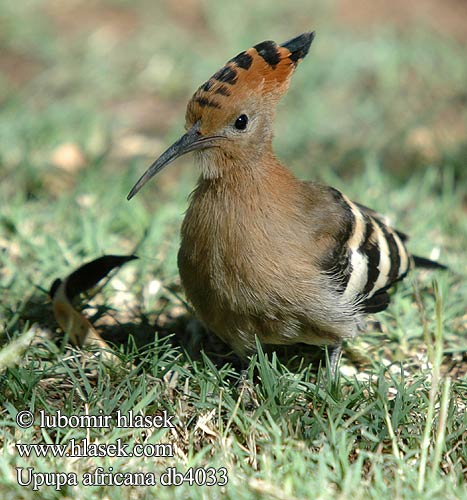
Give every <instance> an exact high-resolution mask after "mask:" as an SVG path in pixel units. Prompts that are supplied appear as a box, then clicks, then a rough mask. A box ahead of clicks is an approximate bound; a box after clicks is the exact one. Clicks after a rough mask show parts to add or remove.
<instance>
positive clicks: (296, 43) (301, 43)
mask: <svg viewBox="0 0 467 500" xmlns="http://www.w3.org/2000/svg"><path fill="white" fill-rule="evenodd" d="M313 38H314V34H313V33H304V34H303V35H300V36H298V37H296V38H294V39H292V40H290V41H288V42H285V43H284V44H282V45H278V44H276V43H274V42H262V43H261V44H258V45H256V46H255V47H253V48H250V49H248V50H247V51H245V52H242V53H240V54H238V55H237V56H236V57H235V58H233V59H231V60H230V61H229V62H228V63H227V64H226V65H225V66H224V67H223V68H222V69H221V70H219V71H218V72H217V73H216V74H215V75H213V76H212V77H211V78H210V79H209V80H208V81H207V82H206V83H205V84H203V85H202V86H201V87H200V88H199V89H198V90H197V91H196V92H195V94H194V95H193V97H192V99H191V100H190V102H189V104H188V107H187V113H186V129H187V132H186V134H185V135H184V136H182V137H181V138H180V139H179V140H178V141H177V142H176V143H174V144H173V145H172V146H171V147H170V148H169V149H168V150H167V151H166V152H165V153H163V154H162V155H161V157H160V158H159V159H158V160H156V161H155V162H154V163H153V165H151V167H150V168H149V169H148V170H147V172H146V173H145V174H144V175H143V176H142V177H141V179H140V180H139V181H138V183H137V184H136V185H135V187H134V188H133V189H132V191H131V192H130V195H129V198H131V197H132V196H133V195H134V194H135V193H136V192H137V191H138V190H139V189H140V188H141V187H142V185H143V184H144V183H145V182H146V181H147V180H148V179H149V178H151V177H152V176H153V175H155V174H156V173H157V172H159V171H160V170H161V169H162V168H164V167H165V166H166V165H167V164H168V163H170V162H171V161H173V160H174V159H176V158H177V157H179V156H180V155H182V154H185V153H187V152H190V151H194V152H195V159H196V161H197V163H198V165H199V166H200V169H201V176H200V178H199V181H198V184H197V186H196V188H195V190H194V191H193V193H192V195H191V200H190V206H189V208H188V210H187V213H186V216H185V219H184V221H183V225H182V230H181V236H182V238H181V247H180V251H179V255H178V265H179V270H180V276H181V279H182V284H183V287H184V289H185V292H186V295H187V298H188V300H189V301H190V302H191V303H192V304H193V306H194V308H195V311H196V313H197V315H198V316H199V317H200V319H201V320H202V321H203V322H204V323H205V324H206V325H207V326H208V327H209V328H210V329H211V330H212V331H213V332H215V333H216V334H217V335H219V336H220V337H221V338H222V339H224V340H225V341H226V342H227V343H229V344H230V345H231V346H232V347H233V348H234V349H235V350H236V351H237V352H238V353H239V354H242V355H245V354H248V353H249V352H252V350H253V349H254V347H255V335H257V336H258V337H259V339H260V341H262V342H264V343H272V344H288V343H296V342H304V343H308V344H315V345H320V344H329V345H333V346H337V347H338V346H340V344H341V342H342V340H343V339H344V338H348V337H352V336H353V335H355V334H356V332H357V330H358V328H359V325H360V324H361V319H362V317H363V316H364V315H365V314H366V313H368V312H378V311H381V310H383V309H385V308H386V307H387V305H388V303H389V296H388V295H387V289H388V288H389V287H390V286H391V285H392V284H393V283H395V282H396V281H399V280H400V279H402V278H403V277H404V276H405V275H406V274H407V272H408V271H409V268H410V265H411V258H410V256H409V254H408V252H407V250H406V248H405V244H404V240H405V236H404V235H403V234H402V233H399V232H397V231H395V230H394V229H392V228H390V227H389V226H387V225H386V224H385V222H384V221H383V218H382V217H380V216H379V215H378V214H376V213H375V212H373V211H372V210H370V209H367V208H366V207H363V206H361V205H358V204H356V203H353V202H352V201H350V200H349V199H348V198H346V197H345V195H343V194H342V193H340V192H339V191H337V190H335V189H333V188H330V187H328V186H324V185H321V184H318V183H313V182H303V181H300V180H298V179H297V178H296V177H295V176H294V175H293V174H292V173H291V172H290V171H289V170H287V169H286V168H285V167H284V166H283V165H282V164H281V163H280V161H279V160H278V159H277V158H276V156H275V155H274V152H273V149H272V122H273V119H274V113H275V108H276V104H277V102H278V100H279V99H280V97H281V96H282V95H283V94H284V92H285V91H286V90H287V88H288V84H289V80H290V77H291V75H292V73H293V72H294V70H295V68H296V66H297V64H298V62H299V61H300V60H301V59H303V57H305V56H306V54H307V53H308V50H309V47H310V44H311V42H312V40H313ZM425 263H426V261H425ZM334 352H335V353H336V354H337V353H338V352H339V349H338V348H337V349H335V351H334ZM337 358H338V356H337V355H336V356H334V357H333V359H332V361H333V366H334V368H335V366H336V363H337Z"/></svg>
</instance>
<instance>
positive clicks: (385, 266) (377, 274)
mask: <svg viewBox="0 0 467 500" xmlns="http://www.w3.org/2000/svg"><path fill="white" fill-rule="evenodd" d="M330 189H332V188H330ZM332 191H333V196H334V199H336V201H338V203H339V205H340V206H341V209H342V211H343V220H344V224H345V225H346V226H347V227H346V228H345V230H344V231H343V234H345V239H344V240H342V239H341V240H340V242H339V243H340V245H341V246H342V249H341V252H339V253H340V258H339V259H337V260H336V262H335V263H334V269H333V271H334V272H335V273H336V274H337V276H338V281H339V285H340V288H341V290H342V294H343V297H344V298H346V299H347V300H349V301H351V302H356V303H358V304H360V307H361V309H362V310H363V311H364V312H368V313H370V312H371V313H372V312H379V311H382V310H384V309H386V307H387V306H388V304H389V295H388V294H387V290H388V288H390V287H391V286H392V285H393V284H394V283H396V282H397V281H399V280H401V279H403V278H404V277H405V276H406V274H407V272H408V271H409V269H410V262H411V259H410V256H409V253H408V252H407V249H406V248H405V245H404V240H405V239H406V238H407V237H406V235H404V234H403V233H400V232H398V231H396V230H395V229H393V228H391V227H390V226H389V225H388V224H387V221H386V219H385V218H384V217H383V216H382V215H380V214H378V213H377V212H375V211H373V210H371V209H369V208H367V207H365V206H363V205H359V204H358V203H355V202H352V201H351V200H349V199H348V198H347V197H346V196H345V195H344V194H342V193H340V192H339V191H337V190H334V189H332Z"/></svg>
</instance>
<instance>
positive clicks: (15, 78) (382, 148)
mask: <svg viewBox="0 0 467 500" xmlns="http://www.w3.org/2000/svg"><path fill="white" fill-rule="evenodd" d="M453 1H454V0H453ZM177 4H178V2H177ZM180 5H181V7H179V8H178V9H177V8H176V7H171V3H167V4H165V3H164V4H158V3H154V2H148V1H144V0H139V1H137V2H131V3H130V2H124V1H118V2H117V1H114V2H110V1H107V2H106V1H104V0H100V1H97V0H96V1H95V2H83V1H76V2H67V3H65V2H53V1H50V2H46V3H44V2H40V1H39V0H28V1H26V2H21V4H20V3H18V2H16V3H14V2H13V3H11V2H6V1H4V2H1V3H0V15H1V16H2V22H1V25H2V30H1V35H0V44H1V45H2V46H3V48H2V50H1V51H0V102H1V107H0V181H1V182H0V335H1V343H2V344H3V350H2V351H0V370H1V373H0V422H1V423H0V442H1V445H2V453H1V456H0V496H1V497H2V498H5V499H10V498H11V499H13V498H15V499H17V498H26V499H29V498H36V497H37V496H40V497H41V498H45V499H49V498H50V499H55V498H72V497H74V498H107V497H111V498H112V499H115V500H116V499H119V498H125V499H126V498H161V499H164V498H195V499H196V498H200V499H201V498H220V497H227V498H238V499H255V498H280V499H282V498H297V499H308V498H320V499H321V498H322V499H326V498H378V499H381V498H401V499H402V498H404V499H411V498H433V499H434V498H464V497H466V495H467V489H466V486H465V483H466V480H467V430H466V429H467V416H466V415H467V412H466V405H467V378H466V377H467V376H466V372H467V361H466V354H465V353H466V352H467V340H466V338H467V336H466V333H467V316H466V303H467V284H466V279H465V277H466V274H467V265H466V253H465V252H466V251H465V249H466V248H467V222H466V221H467V209H466V206H467V199H466V186H467V174H466V172H467V170H466V168H465V167H466V161H467V131H466V127H467V109H466V105H465V103H466V89H465V81H467V63H466V58H465V51H466V45H465V40H462V39H456V38H455V37H454V36H451V30H450V28H449V26H446V21H445V20H444V19H445V18H444V17H442V16H440V17H439V23H435V24H436V25H437V31H435V30H434V28H432V27H430V26H432V25H430V22H428V21H427V22H426V23H425V24H423V22H422V21H420V22H415V21H414V18H409V19H408V20H404V19H400V20H399V21H397V20H393V22H392V24H391V23H390V22H389V21H388V22H384V23H380V24H378V23H376V22H375V23H374V24H371V23H370V24H367V25H365V26H364V27H363V28H362V26H358V25H353V24H350V23H348V22H346V21H345V19H344V20H343V18H342V17H339V15H338V14H337V13H338V12H339V6H338V4H337V3H334V2H324V1H323V2H314V5H313V12H310V7H309V5H308V3H306V2H304V1H297V2H293V3H292V4H289V3H287V2H283V3H282V4H281V5H280V6H279V5H278V6H275V7H274V8H272V6H271V3H270V2H265V1H260V2H255V3H254V6H252V5H251V3H246V2H243V1H241V2H235V3H232V2H214V1H211V0H209V1H207V2H203V3H200V4H198V3H195V2H181V3H180ZM361 5H362V4H361V3H358V2H357V3H356V4H355V6H354V8H355V9H357V8H361ZM358 6H360V7H358ZM448 8H449V7H446V9H448ZM310 28H312V29H316V30H317V33H318V35H317V38H316V40H315V42H314V43H313V46H312V49H311V52H310V55H309V56H308V58H307V59H306V60H305V61H304V62H303V64H301V65H300V67H299V69H298V71H297V73H296V75H295V76H294V79H293V81H292V84H291V89H290V92H289V94H288V96H286V97H285V98H284V100H283V102H282V103H281V105H280V107H279V111H278V116H277V122H276V142H275V145H276V150H277V153H278V155H279V156H280V157H281V158H282V159H283V160H284V161H285V162H286V163H287V164H288V165H290V167H291V168H292V169H293V170H294V171H295V172H296V173H297V175H299V176H300V177H303V178H309V179H311V178H314V179H320V180H322V181H324V182H327V183H330V184H332V185H334V186H335V187H337V188H339V189H342V190H343V191H345V192H346V194H347V195H348V196H349V197H351V198H352V199H355V200H358V201H359V202H361V203H364V204H366V205H368V206H371V207H372V208H374V209H376V210H378V211H381V212H382V213H385V214H387V215H388V216H390V218H391V219H392V221H393V222H394V223H395V224H396V226H397V227H398V228H400V229H401V230H402V231H404V232H407V233H409V234H410V237H411V239H410V242H409V247H410V249H411V250H412V251H413V252H414V253H415V254H418V255H424V256H428V257H429V256H430V255H435V256H436V254H437V253H439V255H440V257H439V259H440V261H442V262H444V263H446V264H447V265H448V266H449V267H450V268H451V269H452V272H450V273H428V272H425V271H420V272H418V271H417V272H414V273H412V275H411V276H410V277H409V278H408V279H407V280H405V281H404V283H402V284H401V285H400V286H398V288H397V290H395V292H394V294H393V297H392V299H393V300H392V305H391V307H390V308H389V309H388V310H387V311H386V312H384V313H382V314H379V315H377V316H375V317H374V320H375V321H373V322H371V323H370V324H369V326H368V331H367V332H366V333H364V334H362V335H361V336H359V337H358V338H357V339H355V340H354V341H352V342H350V343H349V344H348V345H347V346H346V349H345V352H346V356H345V357H344V359H343V363H342V370H341V375H340V379H339V380H338V381H337V382H336V383H331V382H328V381H327V380H329V378H328V379H326V377H325V376H324V373H323V371H321V370H318V363H319V361H318V360H317V355H316V352H315V350H312V349H309V350H308V349H307V350H304V349H302V348H301V347H300V348H298V349H293V348H289V349H278V350H277V352H273V351H271V350H269V349H268V350H267V352H263V351H262V350H261V349H259V351H258V354H257V355H256V356H255V357H254V358H253V359H252V360H251V361H250V363H249V366H248V368H247V372H246V373H247V375H246V376H245V377H246V378H244V379H242V378H241V375H240V368H241V363H240V362H239V360H238V359H237V358H236V357H235V356H234V355H232V353H231V352H230V351H229V348H228V347H226V346H225V345H223V344H222V343H221V342H220V341H219V340H217V339H215V338H213V337H212V336H211V335H209V334H208V333H207V332H206V331H205V330H204V329H203V328H202V327H201V326H200V325H199V324H198V323H196V322H195V321H194V320H193V319H192V318H191V316H190V315H189V311H188V310H187V307H186V304H185V302H184V297H183V292H182V290H181V289H180V284H179V279H178V272H177V267H176V252H177V248H178V233H179V228H180V225H181V221H182V219H183V212H184V210H185V208H186V206H187V202H186V198H187V196H188V195H189V193H190V191H191V190H192V188H193V185H194V182H195V180H196V176H197V172H196V171H195V169H194V168H193V167H192V163H191V159H190V158H188V157H187V158H186V159H183V160H181V161H179V162H178V163H177V164H175V165H173V166H171V167H170V169H168V170H167V171H164V173H163V174H161V175H160V176H159V177H158V179H157V180H156V181H153V182H152V183H151V185H150V186H148V187H147V188H146V189H145V190H144V191H143V192H142V193H141V194H139V195H138V196H137V197H136V198H135V199H134V200H132V201H131V202H130V203H128V202H127V201H126V199H125V198H126V194H127V193H128V191H129V189H130V188H131V186H132V185H133V183H134V182H135V180H136V179H137V178H138V177H139V175H140V174H141V173H142V172H143V171H144V169H145V168H146V166H147V165H148V164H149V162H150V161H151V160H152V159H153V158H154V157H155V156H157V154H158V153H160V152H161V151H162V150H163V148H164V147H165V146H166V145H168V144H169V143H170V141H171V140H172V139H174V138H176V137H177V136H178V134H180V133H181V131H182V128H183V115H184V107H185V104H186V102H187V100H188V98H189V97H190V96H191V94H192V92H193V91H194V90H195V89H196V88H197V87H198V85H199V84H201V83H202V82H203V81H205V80H206V79H207V78H208V77H209V76H210V75H211V74H212V73H213V72H215V71H216V70H217V69H218V68H219V67H220V66H221V65H222V64H223V63H224V62H225V61H226V60H227V59H229V58H230V57H232V56H233V55H234V54H236V53H238V52H240V51H241V50H243V49H245V48H247V47H249V46H251V45H252V44H255V43H257V42H259V41H261V40H264V39H271V38H272V39H276V40H278V41H282V40H286V39H287V38H289V37H291V36H293V35H294V34H297V33H300V32H301V31H305V30H308V29H310ZM453 32H454V31H453ZM64 144H65V145H66V144H69V145H70V144H71V146H67V148H68V149H67V148H65V150H64V149H63V145H64ZM66 151H71V152H73V151H78V152H77V153H75V160H74V161H72V162H71V163H70V164H67V163H66V161H65V160H66V158H64V157H65V156H66V155H65V153H66ZM133 251H136V253H137V254H138V256H139V257H140V258H139V260H138V261H135V262H131V263H129V264H127V265H125V266H124V267H123V268H122V269H121V270H120V271H119V273H118V274H117V275H116V276H115V277H114V278H113V279H112V280H111V281H110V282H109V283H108V284H107V285H106V286H105V287H104V288H103V290H101V291H100V292H99V293H97V294H96V295H94V296H92V297H89V298H85V299H84V300H83V307H84V310H83V313H84V314H85V315H86V316H87V317H88V318H89V319H90V320H91V321H92V323H93V324H94V325H95V326H96V328H97V329H98V331H99V332H100V333H102V335H103V336H104V337H105V338H106V339H107V340H109V341H110V342H115V344H116V347H115V349H116V350H117V351H118V353H119V356H121V358H122V366H113V367H109V366H105V365H104V364H103V363H102V362H101V361H100V360H99V358H95V357H92V356H90V355H88V354H87V353H86V352H82V351H80V350H76V349H73V348H71V347H70V346H68V345H66V344H65V343H64V342H63V341H62V336H61V333H60V332H59V331H57V325H56V322H55V319H54V317H53V313H52V307H51V304H50V301H49V299H48V296H47V290H48V289H49V287H50V284H51V283H52V281H53V280H54V279H55V278H57V277H61V278H63V277H65V276H66V275H67V274H69V273H70V272H71V271H72V270H74V269H75V268H76V267H78V266H80V265H81V264H83V263H84V262H86V261H89V260H91V259H93V258H96V257H98V256H100V255H103V254H109V253H116V254H127V253H132V252H133ZM318 354H319V353H318ZM310 360H312V361H313V363H312V364H311V365H310V363H309V361H310ZM129 361H131V362H132V363H133V364H134V365H136V368H125V367H124V366H130V365H131V363H127V362H129ZM22 410H30V411H32V412H34V413H35V414H36V416H37V415H38V414H39V411H40V410H45V412H46V413H48V414H53V413H54V412H55V411H57V410H60V411H62V412H64V413H66V414H80V415H82V414H85V413H89V414H98V412H99V410H102V413H103V414H110V415H115V414H116V411H117V410H121V411H122V412H126V411H128V410H133V411H135V412H136V411H139V410H143V411H144V412H145V413H146V414H147V415H152V414H155V413H160V412H162V411H163V410H166V411H167V412H168V413H169V414H172V415H175V416H176V420H175V422H176V427H175V428H174V429H149V430H142V429H120V428H116V427H114V426H112V428H110V429H99V428H96V429H89V430H86V429H72V428H70V427H67V428H64V429H42V430H41V429H40V428H39V427H38V426H37V425H36V426H33V427H31V428H29V429H26V430H21V429H20V428H19V427H18V426H17V425H16V424H15V418H16V415H17V413H18V412H19V411H22ZM85 437H87V438H88V439H90V440H92V441H97V442H99V443H106V444H111V443H115V442H117V440H118V439H121V440H122V442H124V443H128V444H129V445H130V446H132V445H133V444H135V443H152V444H157V443H169V444H172V445H173V449H174V457H172V458H168V457H152V458H144V459H143V458H136V457H120V458H111V457H99V458H80V459H76V458H65V459H64V458H54V457H52V456H51V455H50V454H49V455H48V456H47V457H41V458H33V457H30V458H21V457H19V455H18V453H17V450H16V448H15V444H16V443H18V442H19V443H63V444H66V443H68V442H69V441H70V439H72V438H74V439H77V440H81V439H83V438H85ZM16 467H34V469H35V470H36V471H38V472H69V473H71V472H75V473H76V474H77V475H78V477H79V478H80V477H81V476H82V475H83V474H84V473H85V472H88V471H93V470H95V469H96V468H97V467H103V468H104V469H105V470H108V468H109V467H113V470H114V472H116V471H121V472H137V471H145V472H153V473H154V474H155V477H156V478H159V476H160V474H161V473H162V472H163V471H164V470H165V469H167V467H177V469H178V471H180V472H185V471H187V470H189V468H190V467H194V468H196V467H214V468H221V467H226V468H227V471H228V477H229V481H228V483H227V485H225V486H223V487H220V486H217V487H215V486H213V487H204V488H203V487H198V486H189V485H188V484H184V485H183V486H178V487H163V486H157V487H155V488H152V489H145V488H142V487H133V488H132V487H116V486H86V487H84V486H80V487H78V488H75V487H68V488H64V489H62V490H61V491H60V492H57V491H55V490H54V489H53V488H52V487H44V488H43V489H41V490H40V492H39V493H37V492H33V491H31V489H30V488H27V487H23V486H20V485H18V483H17V480H16V470H15V468H16Z"/></svg>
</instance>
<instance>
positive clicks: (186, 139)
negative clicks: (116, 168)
mask: <svg viewBox="0 0 467 500" xmlns="http://www.w3.org/2000/svg"><path fill="white" fill-rule="evenodd" d="M220 138H221V136H210V137H204V136H202V135H201V133H200V131H199V124H198V123H195V125H193V127H191V128H190V130H188V132H187V133H186V134H184V135H182V137H180V139H178V141H176V142H174V143H173V144H172V146H170V147H169V148H168V149H166V150H165V151H164V152H163V153H162V154H161V155H160V156H159V158H158V159H157V160H156V161H155V162H154V163H153V164H152V165H151V166H150V167H149V168H148V169H147V170H146V172H144V174H143V175H142V176H141V177H140V179H139V180H138V182H137V183H136V184H135V185H134V186H133V188H132V190H131V191H130V193H129V194H128V196H127V200H131V198H133V196H134V195H135V194H136V193H137V192H138V191H139V190H140V189H141V188H142V187H143V186H144V185H145V184H146V182H148V180H149V179H151V178H152V177H154V176H155V175H156V174H157V173H159V172H160V171H161V170H162V169H163V168H164V167H166V166H167V165H168V164H169V163H172V162H173V161H174V160H176V159H177V158H178V157H179V156H182V155H184V154H186V153H189V152H190V151H195V150H196V149H204V148H206V147H210V146H212V145H213V143H214V141H215V140H216V139H220Z"/></svg>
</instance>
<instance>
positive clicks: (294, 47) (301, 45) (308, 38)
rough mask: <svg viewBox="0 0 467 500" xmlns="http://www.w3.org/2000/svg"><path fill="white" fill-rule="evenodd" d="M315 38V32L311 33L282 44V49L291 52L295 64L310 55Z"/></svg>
mask: <svg viewBox="0 0 467 500" xmlns="http://www.w3.org/2000/svg"><path fill="white" fill-rule="evenodd" d="M314 38H315V32H314V31H309V32H306V33H302V34H301V35H298V36H296V37H295V38H292V39H291V40H288V41H287V42H284V43H283V44H281V47H284V48H285V49H288V50H290V52H291V54H290V59H292V61H293V62H297V61H298V60H299V59H303V58H304V57H305V56H306V55H307V54H308V51H309V50H310V45H311V42H312V41H313V39H314Z"/></svg>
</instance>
